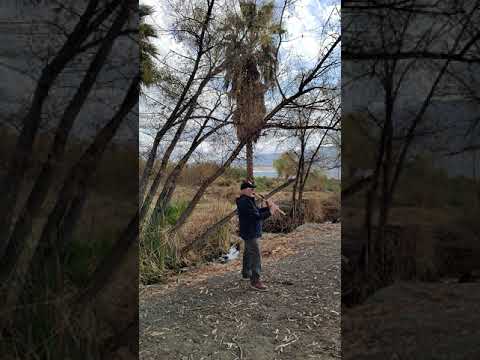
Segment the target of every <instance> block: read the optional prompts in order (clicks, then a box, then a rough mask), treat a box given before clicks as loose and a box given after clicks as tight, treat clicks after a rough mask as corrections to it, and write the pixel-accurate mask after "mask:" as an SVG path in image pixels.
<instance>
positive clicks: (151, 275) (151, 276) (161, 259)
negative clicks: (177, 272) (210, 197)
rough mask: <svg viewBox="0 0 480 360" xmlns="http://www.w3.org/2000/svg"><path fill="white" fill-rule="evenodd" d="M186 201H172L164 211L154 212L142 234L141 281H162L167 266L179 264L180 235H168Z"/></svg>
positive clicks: (148, 282) (184, 207)
mask: <svg viewBox="0 0 480 360" xmlns="http://www.w3.org/2000/svg"><path fill="white" fill-rule="evenodd" d="M187 205H188V204H187V203H186V202H177V203H172V204H171V205H170V206H168V208H167V209H166V210H165V212H163V213H154V214H153V215H152V217H151V220H150V222H149V223H148V225H147V226H146V227H145V229H144V230H143V232H142V234H140V237H141V240H140V250H139V251H140V261H139V269H140V281H141V282H142V283H143V284H152V283H156V282H160V281H161V280H162V277H163V273H164V270H165V269H166V268H175V267H176V266H177V265H178V248H179V243H178V237H177V236H175V235H173V236H172V235H170V236H169V235H167V230H168V228H169V227H170V226H172V225H173V224H175V222H176V221H177V219H178V218H179V217H180V215H181V214H182V212H183V211H184V210H185V209H186V207H187Z"/></svg>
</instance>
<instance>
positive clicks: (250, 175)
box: [247, 140, 254, 182]
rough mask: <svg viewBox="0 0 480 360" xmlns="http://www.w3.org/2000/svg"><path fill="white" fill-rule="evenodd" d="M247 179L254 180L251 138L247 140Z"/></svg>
mask: <svg viewBox="0 0 480 360" xmlns="http://www.w3.org/2000/svg"><path fill="white" fill-rule="evenodd" d="M247 179H248V180H249V181H252V182H253V181H254V178H253V143H252V141H251V140H249V141H247Z"/></svg>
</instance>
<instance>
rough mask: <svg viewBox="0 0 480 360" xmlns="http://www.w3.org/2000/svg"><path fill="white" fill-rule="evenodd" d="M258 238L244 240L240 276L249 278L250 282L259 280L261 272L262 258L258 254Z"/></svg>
mask: <svg viewBox="0 0 480 360" xmlns="http://www.w3.org/2000/svg"><path fill="white" fill-rule="evenodd" d="M259 240H260V239H259V238H255V239H249V240H245V239H244V241H245V250H244V251H243V267H242V276H244V277H249V278H250V280H251V281H252V282H255V281H257V280H258V279H260V273H261V271H262V258H261V254H260V244H259Z"/></svg>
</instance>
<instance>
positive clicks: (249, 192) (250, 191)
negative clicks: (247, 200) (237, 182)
mask: <svg viewBox="0 0 480 360" xmlns="http://www.w3.org/2000/svg"><path fill="white" fill-rule="evenodd" d="M242 192H243V194H245V195H247V196H250V197H253V194H254V193H255V191H254V189H252V188H246V189H243V190H242Z"/></svg>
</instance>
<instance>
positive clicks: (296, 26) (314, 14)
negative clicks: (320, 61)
mask: <svg viewBox="0 0 480 360" xmlns="http://www.w3.org/2000/svg"><path fill="white" fill-rule="evenodd" d="M339 6H340V3H339V1H324V0H299V1H297V2H295V6H294V7H292V8H291V9H289V10H288V11H287V12H286V14H285V17H286V18H285V28H286V30H287V37H286V40H287V42H286V43H285V44H284V45H283V52H284V54H287V53H291V54H292V55H294V56H295V57H298V58H300V59H302V60H303V61H307V62H309V63H310V62H313V61H315V60H316V59H317V58H318V56H319V54H320V50H321V49H322V48H323V47H324V46H325V45H327V43H326V41H328V37H329V35H331V33H330V32H328V31H322V30H323V25H324V23H325V22H326V21H328V20H330V22H331V23H332V24H334V23H339V21H340V19H339V15H338V12H337V11H335V9H337V8H338V7H339Z"/></svg>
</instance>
